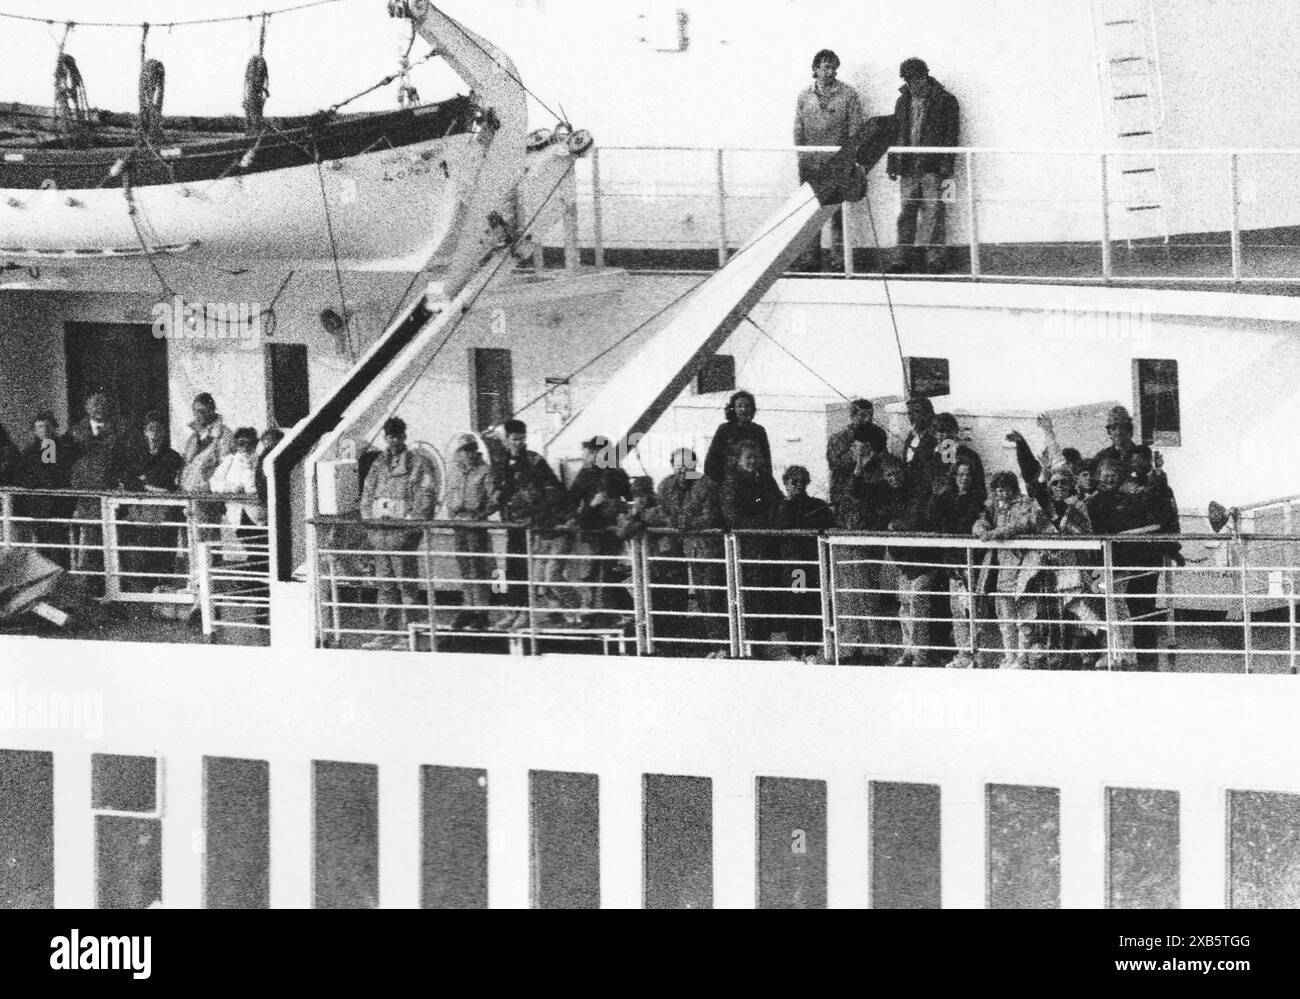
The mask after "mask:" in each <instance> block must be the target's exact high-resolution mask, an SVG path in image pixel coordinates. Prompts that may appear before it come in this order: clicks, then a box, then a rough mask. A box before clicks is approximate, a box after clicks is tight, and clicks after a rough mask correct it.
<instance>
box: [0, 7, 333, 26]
mask: <svg viewBox="0 0 1300 999" xmlns="http://www.w3.org/2000/svg"><path fill="white" fill-rule="evenodd" d="M343 2H344V0H312V2H311V3H300V4H297V5H296V6H293V7H281V8H279V9H278V10H268V11H263V12H261V13H262V16H264V17H275V16H276V15H278V14H291V13H293V12H294V11H299V10H308V9H310V8H312V7H325V6H327V5H329V4H335V3H343ZM254 16H256V15H254V14H233V15H229V16H226V17H203V18H196V19H194V20H192V21H167V22H165V23H162V24H159V25H157V27H159V28H167V29H171V28H188V27H192V26H194V25H200V24H228V23H230V22H232V21H243V20H246V19H247V18H250V17H254ZM0 19H7V20H10V21H31V22H33V23H35V24H58V23H62V22H63V19H62V18H57V17H53V18H52V17H32V16H30V15H27V14H11V13H9V12H8V11H0ZM76 23H77V24H78V25H81V26H82V27H86V28H139V27H140V22H139V21H77V22H76Z"/></svg>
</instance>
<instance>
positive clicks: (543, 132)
mask: <svg viewBox="0 0 1300 999" xmlns="http://www.w3.org/2000/svg"><path fill="white" fill-rule="evenodd" d="M550 142H551V130H550V129H549V128H538V129H534V130H533V131H531V132H529V133H528V136H527V138H525V139H524V148H525V149H527V150H528V151H529V152H530V153H535V152H537V150H539V149H545V148H546V147H547V146H548V145H550Z"/></svg>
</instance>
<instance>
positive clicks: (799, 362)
mask: <svg viewBox="0 0 1300 999" xmlns="http://www.w3.org/2000/svg"><path fill="white" fill-rule="evenodd" d="M745 322H747V323H749V325H750V326H752V327H754V329H756V330H758V332H760V333H762V334H763V336H765V337H767V338H768V339H769V340H771V341H772V342H773V343H774V344H776V345H777V346H778V347H780V348H781V349H782V350H783V351H785V352H786V354H787V355H789V357H790V359H791V360H792V361H794V362H795V364H797V365H799V367H801V368H803V369H804V370H805V371H806V372H808V374H810V375H812V376H813V377H814V378H816V379H817V380H818V381H819V382H821V383H822V384H823V385H825V386H826V387H827V388H828V389H830V390H831V391H832V392H834V393H835V394H836V395H837V396H839V397H840V398H841V399H843V400H844V401H845V402H850V401H851V400H850V399H849V397H848V396H847V395H845V394H844V393H843V392H841V391H840V390H839V389H837V388H836V387H835V386H834V385H832V384H831V383H830V382H828V381H827V380H826V379H825V378H823V377H822V376H821V375H819V374H818V373H817V372H816V371H814V370H813V369H812V368H810V367H809V366H808V365H807V364H805V363H804V361H803V359H802V358H801V357H799V355H797V354H795V353H794V352H793V351H792V350H790V349H789V348H788V347H787V346H786V345H785V344H783V343H782V342H781V341H780V340H778V339H777V338H776V337H774V336H772V334H771V333H769V332H768V331H767V330H765V329H763V327H761V326H759V325H758V323H756V322H754V320H753V318H752V317H751V316H746V317H745Z"/></svg>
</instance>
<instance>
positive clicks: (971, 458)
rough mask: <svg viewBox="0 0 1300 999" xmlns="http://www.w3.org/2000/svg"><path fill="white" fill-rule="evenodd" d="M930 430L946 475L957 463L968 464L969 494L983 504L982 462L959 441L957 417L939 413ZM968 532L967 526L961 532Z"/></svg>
mask: <svg viewBox="0 0 1300 999" xmlns="http://www.w3.org/2000/svg"><path fill="white" fill-rule="evenodd" d="M930 432H931V433H932V434H934V439H935V445H934V447H935V454H936V455H937V456H938V458H939V460H940V462H942V463H943V465H945V466H946V467H947V474H948V476H951V475H952V474H953V472H954V471H955V470H956V468H957V466H958V465H959V464H966V465H969V466H970V469H971V475H970V490H971V494H972V495H973V496H975V497H976V498H977V499H978V501H979V503H980V505H983V504H984V502H985V501H986V500H987V499H988V487H987V486H986V485H985V483H984V462H983V461H981V460H980V456H979V453H978V452H977V451H976V450H975V449H974V448H972V447H968V446H967V445H965V444H963V443H962V442H961V427H960V426H959V425H958V423H957V417H955V416H953V415H952V413H940V414H939V415H938V416H936V417H935V418H934V421H933V422H932V423H931V424H930ZM968 532H969V528H967V530H965V531H962V532H961V533H962V534H966V533H968Z"/></svg>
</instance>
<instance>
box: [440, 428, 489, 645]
mask: <svg viewBox="0 0 1300 999" xmlns="http://www.w3.org/2000/svg"><path fill="white" fill-rule="evenodd" d="M446 502H447V516H448V517H450V518H451V519H452V520H487V518H488V515H489V514H490V513H491V512H492V510H493V509H494V507H495V493H494V490H493V486H492V469H491V467H490V466H489V465H488V463H487V462H486V461H484V460H483V454H482V452H481V451H480V450H479V444H478V439H477V438H476V437H475V436H474V435H473V434H461V435H460V437H459V438H458V439H457V447H456V454H455V458H454V460H453V461H452V463H451V468H450V469H448V472H447V493H446ZM452 533H453V538H454V543H455V552H456V565H457V568H458V569H459V571H460V578H461V584H460V585H461V593H463V594H464V610H462V611H461V612H460V613H459V614H458V615H457V616H456V618H455V620H454V621H453V622H452V627H453V628H455V629H458V630H459V629H464V628H469V629H473V630H476V631H483V630H486V628H487V626H488V611H487V608H488V605H489V602H490V601H489V594H488V584H487V582H486V580H489V579H491V578H492V574H493V571H494V570H495V569H496V556H495V555H493V554H492V545H491V543H490V539H489V538H488V532H487V529H486V528H483V527H458V528H456V529H455V530H454V531H453V532H452ZM480 580H481V581H482V582H480Z"/></svg>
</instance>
